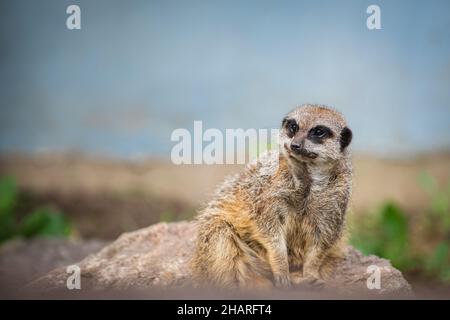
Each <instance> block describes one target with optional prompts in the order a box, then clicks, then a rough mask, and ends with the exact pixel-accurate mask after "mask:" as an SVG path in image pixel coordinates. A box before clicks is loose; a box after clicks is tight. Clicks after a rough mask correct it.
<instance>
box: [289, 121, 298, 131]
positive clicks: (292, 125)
mask: <svg viewBox="0 0 450 320" xmlns="http://www.w3.org/2000/svg"><path fill="white" fill-rule="evenodd" d="M288 130H289V133H290V134H295V133H296V132H297V130H298V125H297V124H296V123H295V122H293V121H292V122H290V123H289V124H288Z"/></svg>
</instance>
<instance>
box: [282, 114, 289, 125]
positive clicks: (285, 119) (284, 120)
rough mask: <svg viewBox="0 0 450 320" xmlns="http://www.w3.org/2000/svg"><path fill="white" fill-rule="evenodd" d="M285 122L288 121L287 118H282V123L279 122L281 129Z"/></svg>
mask: <svg viewBox="0 0 450 320" xmlns="http://www.w3.org/2000/svg"><path fill="white" fill-rule="evenodd" d="M287 120H288V117H287V116H286V117H284V118H283V121H282V122H281V127H284V125H285V124H286V122H287Z"/></svg>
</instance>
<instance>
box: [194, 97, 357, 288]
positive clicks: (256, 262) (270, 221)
mask: <svg viewBox="0 0 450 320" xmlns="http://www.w3.org/2000/svg"><path fill="white" fill-rule="evenodd" d="M351 140H352V131H351V130H350V129H349V128H348V126H347V124H346V121H345V119H344V117H343V116H342V115H341V114H340V113H339V112H337V111H335V110H333V109H330V108H328V107H326V106H321V105H303V106H300V107H298V108H296V109H294V110H292V111H291V112H289V113H288V114H287V116H286V117H284V119H283V120H282V124H281V130H280V136H279V146H280V148H279V151H278V152H275V151H271V152H269V153H267V154H266V155H264V156H261V157H259V158H258V159H257V160H256V161H254V162H253V163H251V164H249V165H247V166H246V168H245V170H244V171H243V172H241V173H239V174H237V175H235V176H232V177H231V178H228V179H226V181H225V182H224V183H223V184H222V185H221V186H220V187H219V188H218V190H217V191H216V194H215V196H214V198H213V199H212V201H210V202H209V203H208V205H207V206H206V207H205V208H204V209H203V210H202V211H201V212H200V214H199V215H198V216H197V219H196V222H197V224H198V237H197V242H196V247H195V252H194V255H193V259H192V264H191V266H192V271H193V274H194V278H195V279H196V281H197V283H201V284H203V285H212V286H219V287H231V288H232V287H258V286H273V285H275V286H277V287H289V286H290V285H291V273H292V274H294V273H295V274H297V275H298V274H300V282H301V281H308V282H309V283H314V282H315V281H319V282H321V283H323V282H324V281H325V280H327V279H329V277H330V275H331V274H332V271H333V268H334V266H335V264H336V262H337V261H338V260H339V259H340V258H341V257H342V255H343V251H344V248H345V240H344V238H345V237H344V230H345V213H346V210H347V205H348V202H349V198H350V195H351V183H352V182H351V181H352V166H351V155H350V150H349V147H348V146H349V144H350V142H351ZM297 282H299V281H298V279H297Z"/></svg>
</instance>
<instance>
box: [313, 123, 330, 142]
mask: <svg viewBox="0 0 450 320" xmlns="http://www.w3.org/2000/svg"><path fill="white" fill-rule="evenodd" d="M332 136H333V131H331V129H330V128H328V127H327V126H322V125H319V126H315V127H314V128H312V129H311V130H309V132H308V139H309V140H310V141H312V142H314V143H320V144H321V143H323V142H324V141H325V139H328V138H331V137H332Z"/></svg>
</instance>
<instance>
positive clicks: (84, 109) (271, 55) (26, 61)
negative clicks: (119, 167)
mask: <svg viewBox="0 0 450 320" xmlns="http://www.w3.org/2000/svg"><path fill="white" fill-rule="evenodd" d="M69 4H78V5H79V6H80V7H81V19H82V29H81V30H77V31H69V30H67V29H66V25H65V20H66V18H67V15H66V13H65V10H66V7H67V6H68V5H69ZM370 4H377V5H379V6H380V8H381V24H382V29H381V30H374V31H370V30H368V29H367V27H366V18H367V16H368V15H367V14H366V8H367V7H368V6H369V5H370ZM449 12H450V2H449V1H399V0H397V1H358V0H354V1H350V0H348V1H214V0H210V1H189V0H188V1H136V0H135V1H127V2H124V1H119V0H109V1H106V0H96V1H59V0H52V1H48V0H42V1H23V0H18V1H12V0H6V1H2V2H1V3H0V43H2V46H1V47H0V93H1V97H2V99H1V106H0V152H10V151H23V152H35V151H39V150H55V151H72V150H77V151H82V152H86V153H92V154H100V155H108V156H116V157H133V156H136V155H158V156H161V157H168V156H169V155H170V149H171V147H172V146H173V144H174V143H172V142H171V141H170V134H171V132H172V130H173V129H175V128H179V127H184V128H188V129H191V128H192V126H193V121H194V120H203V122H204V127H205V128H210V127H214V128H219V129H224V128H238V127H242V128H271V127H278V126H279V124H280V121H281V118H282V116H283V114H284V113H286V112H287V111H288V110H290V109H291V108H293V107H294V106H296V105H298V104H302V103H307V102H310V103H320V104H327V105H331V106H333V107H336V108H337V109H339V110H341V111H342V112H343V113H344V114H345V115H346V117H347V119H348V121H349V123H350V126H351V128H352V129H353V131H354V138H355V139H354V144H353V148H354V150H356V151H362V152H370V153H375V154H381V155H393V154H394V155H396V154H399V155H402V154H405V153H407V154H409V153H417V152H428V151H438V150H446V151H449V150H450V90H449V89H450V15H449V14H448V13H449Z"/></svg>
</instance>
